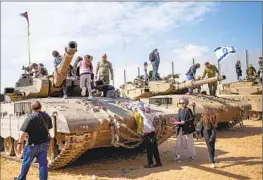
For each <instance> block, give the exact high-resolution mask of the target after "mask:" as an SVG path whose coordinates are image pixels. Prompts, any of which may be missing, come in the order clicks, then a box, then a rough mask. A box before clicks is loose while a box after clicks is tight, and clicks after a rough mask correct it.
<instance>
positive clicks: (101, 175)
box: [1, 120, 262, 180]
mask: <svg viewBox="0 0 263 180" xmlns="http://www.w3.org/2000/svg"><path fill="white" fill-rule="evenodd" d="M244 124H245V128H243V129H239V128H238V127H236V128H233V129H232V130H231V131H220V132H218V139H217V142H216V156H217V157H216V161H217V163H216V168H215V169H212V168H210V164H209V159H208V152H207V149H206V146H205V143H204V142H203V141H199V142H195V147H196V151H197V158H196V159H195V160H194V161H192V162H190V161H189V160H187V159H185V160H184V161H182V162H181V163H175V162H173V161H172V159H173V147H174V144H175V141H176V139H175V138H170V139H169V140H168V141H166V142H165V143H163V144H162V145H161V146H160V147H159V151H160V156H161V159H162V162H163V167H160V168H155V169H144V168H143V165H144V164H145V163H146V154H143V155H142V156H140V155H138V156H134V153H133V152H131V151H130V150H122V149H121V150H116V149H114V150H113V148H108V149H102V150H101V149H99V150H96V151H95V150H94V151H93V152H87V153H86V154H85V155H83V156H82V157H81V158H80V159H79V160H78V161H77V162H75V163H74V164H72V165H71V166H70V167H67V168H65V169H63V170H60V171H57V172H49V179H50V180H89V179H91V176H92V175H95V176H96V177H97V179H98V180H104V179H120V180H121V179H142V180H147V179H149V180H180V179H186V180H191V179H194V180H199V179H206V180H210V179H216V180H220V179H238V180H241V179H242V180H243V179H255V180H259V179H262V121H249V120H246V121H244ZM20 166H21V165H20V163H18V162H13V161H10V160H7V159H4V158H1V180H13V178H14V176H16V175H18V174H19V172H20ZM37 179H38V169H36V168H34V167H31V168H30V171H29V174H28V180H37Z"/></svg>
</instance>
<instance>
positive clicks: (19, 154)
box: [14, 140, 24, 158]
mask: <svg viewBox="0 0 263 180" xmlns="http://www.w3.org/2000/svg"><path fill="white" fill-rule="evenodd" d="M17 143H18V140H15V141H14V151H15V155H16V157H18V158H21V157H22V155H23V150H22V151H21V153H18V152H17V150H16V146H17ZM22 149H24V144H23V145H22Z"/></svg>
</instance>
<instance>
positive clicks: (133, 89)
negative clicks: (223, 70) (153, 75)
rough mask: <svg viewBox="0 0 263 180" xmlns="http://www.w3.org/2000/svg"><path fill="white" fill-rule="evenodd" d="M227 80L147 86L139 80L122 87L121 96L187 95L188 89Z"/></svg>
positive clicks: (160, 82) (221, 78)
mask: <svg viewBox="0 0 263 180" xmlns="http://www.w3.org/2000/svg"><path fill="white" fill-rule="evenodd" d="M224 79H226V76H224V75H223V76H218V77H212V78H207V79H203V80H194V81H185V82H182V83H179V82H168V81H150V82H149V83H148V85H147V86H144V85H143V83H142V82H141V83H139V82H138V80H136V81H134V83H129V84H126V85H122V86H121V87H120V89H121V94H122V95H123V96H124V97H128V98H148V97H152V96H158V95H169V94H185V93H187V88H191V87H193V88H194V87H198V86H201V85H204V84H208V83H212V82H217V81H222V80H224Z"/></svg>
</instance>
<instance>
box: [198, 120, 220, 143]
mask: <svg viewBox="0 0 263 180" xmlns="http://www.w3.org/2000/svg"><path fill="white" fill-rule="evenodd" d="M199 131H200V134H201V136H202V137H203V138H205V139H207V140H209V141H213V140H215V139H216V126H211V127H210V128H209V129H206V128H205V126H204V124H203V123H201V124H200V130H199Z"/></svg>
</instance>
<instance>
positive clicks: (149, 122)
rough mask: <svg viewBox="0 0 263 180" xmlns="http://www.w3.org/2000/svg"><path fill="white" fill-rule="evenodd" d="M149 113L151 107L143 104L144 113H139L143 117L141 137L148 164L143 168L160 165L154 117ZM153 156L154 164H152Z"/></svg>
mask: <svg viewBox="0 0 263 180" xmlns="http://www.w3.org/2000/svg"><path fill="white" fill-rule="evenodd" d="M150 113H151V109H150V107H149V105H147V104H145V105H144V113H142V114H141V116H142V118H143V127H142V132H143V134H144V135H143V137H144V143H145V145H146V149H147V159H148V164H147V165H145V166H144V167H145V168H154V167H160V166H162V163H161V159H160V155H159V151H158V145H157V138H156V133H155V129H154V125H153V120H154V117H153V116H152V114H150ZM153 156H154V159H155V162H156V164H153Z"/></svg>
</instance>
